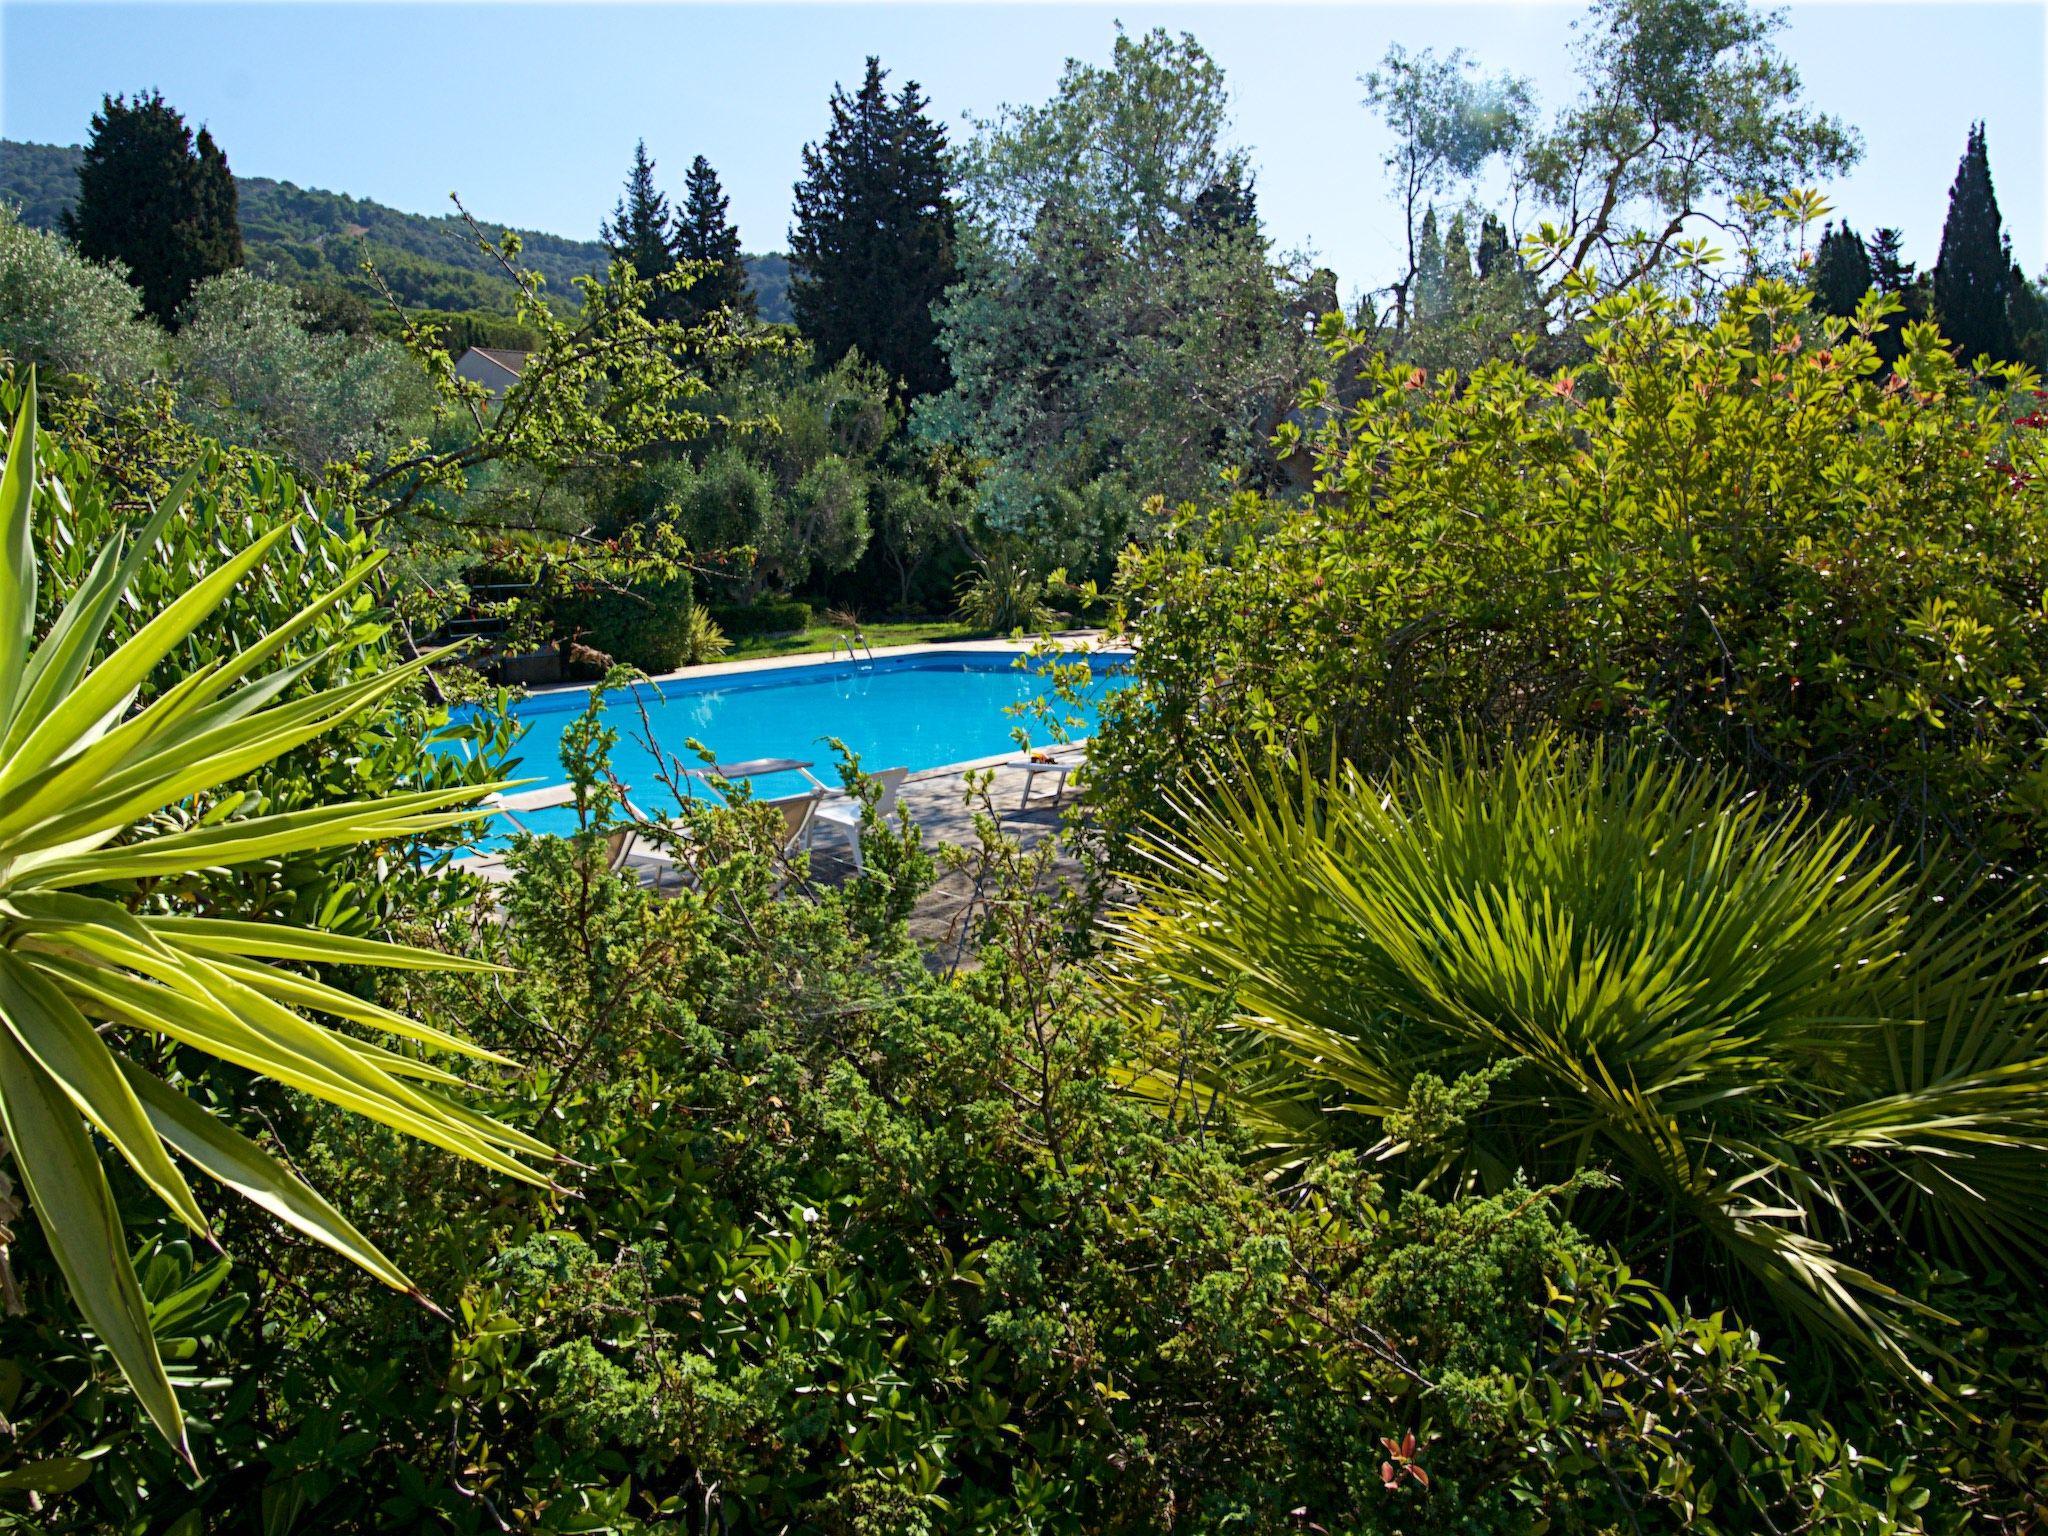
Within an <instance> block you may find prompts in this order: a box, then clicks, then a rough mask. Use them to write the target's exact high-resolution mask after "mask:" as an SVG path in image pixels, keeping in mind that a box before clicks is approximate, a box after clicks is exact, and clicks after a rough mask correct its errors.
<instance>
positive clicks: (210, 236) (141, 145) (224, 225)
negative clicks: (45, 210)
mask: <svg viewBox="0 0 2048 1536" xmlns="http://www.w3.org/2000/svg"><path fill="white" fill-rule="evenodd" d="M64 233H65V234H66V235H68V236H69V237H70V238H71V241H72V243H73V244H75V245H76V246H77V247H78V249H79V250H80V251H81V252H82V253H84V254H85V255H87V256H89V257H91V258H93V259H94V260H96V261H118V262H120V263H121V264H122V265H123V266H125V267H126V268H127V269H128V276H129V280H130V281H131V282H132V283H134V284H135V286H136V287H137V288H138V289H139V290H141V293H142V306H143V308H144V309H145V310H147V311H148V312H149V313H150V314H151V315H153V316H155V317H156V318H157V319H158V320H160V321H162V322H163V323H164V324H165V325H175V324H176V323H177V316H178V310H179V308H180V306H182V305H183V304H184V302H185V301H186V300H187V299H189V298H190V297H191V296H192V290H193V289H194V288H195V287H196V286H198V284H199V283H201V282H202V281H204V280H205V279H206V278H209V277H214V276H217V275H218V274H220V273H222V272H225V271H227V270H229V269H230V268H232V267H238V266H240V265H241V264H242V229H241V223H240V220H239V213H238V208H237V197H236V192H235V178H234V176H233V174H232V173H231V172H230V171H229V170H228V161H227V156H226V155H225V154H223V153H222V152H221V149H220V146H219V145H217V144H216V143H214V141H213V135H212V134H210V133H208V132H207V131H206V130H205V129H204V128H202V129H200V130H199V138H198V142H197V143H196V144H195V143H194V142H193V138H192V131H191V129H189V128H187V127H186V126H185V119H184V117H183V115H181V114H180V113H179V112H178V111H177V110H176V109H175V108H173V107H171V106H170V105H169V104H168V103H166V102H165V101H164V99H163V96H162V94H161V93H159V92H156V91H151V92H150V93H148V94H147V95H139V96H137V97H136V98H135V99H134V101H132V102H131V101H129V100H128V99H127V98H126V97H125V96H108V97H105V98H103V100H102V102H101V105H100V110H99V111H98V112H97V113H95V114H94V115H93V119H92V138H91V140H90V142H88V143H87V145H86V146H85V158H84V159H83V161H82V162H81V163H80V164H79V167H78V201H77V203H76V205H74V206H73V207H72V208H71V209H70V210H69V211H68V212H67V213H66V214H65V215H64Z"/></svg>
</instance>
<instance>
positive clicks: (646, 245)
mask: <svg viewBox="0 0 2048 1536" xmlns="http://www.w3.org/2000/svg"><path fill="white" fill-rule="evenodd" d="M669 219H670V214H669V206H668V198H667V197H666V196H664V195H663V194H662V192H661V190H660V189H659V188H657V187H656V186H655V185H654V162H653V161H652V160H651V159H649V158H648V156H647V141H646V140H645V139H641V140H639V141H638V142H637V143H635V144H634V146H633V168H632V169H631V170H630V171H628V172H627V173H626V190H625V191H624V192H622V193H621V194H620V195H619V202H618V206H617V207H616V208H614V209H613V210H612V216H611V217H610V218H609V219H607V220H606V221H605V223H604V225H603V227H602V228H601V229H600V231H599V233H598V239H599V240H600V241H601V242H602V243H603V245H604V248H605V250H606V252H607V253H608V254H609V255H610V257H611V259H612V260H613V261H623V262H625V263H627V264H628V265H630V266H631V267H632V269H633V274H634V276H636V277H638V278H639V279H640V280H641V281H642V282H644V283H653V282H654V281H655V280H656V279H658V278H663V277H666V276H668V274H669V273H671V272H673V271H674V270H675V267H676V248H675V232H674V231H673V230H671V229H670V228H669Z"/></svg>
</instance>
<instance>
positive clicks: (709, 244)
mask: <svg viewBox="0 0 2048 1536" xmlns="http://www.w3.org/2000/svg"><path fill="white" fill-rule="evenodd" d="M683 186H684V189H685V196H684V199H683V206H682V207H681V208H679V209H677V210H676V218H675V252H676V257H677V259H678V260H680V261H682V262H685V263H687V264H689V265H691V266H692V267H693V269H695V270H696V272H697V278H696V281H694V282H692V283H691V284H690V286H689V287H688V288H687V289H685V290H684V291H683V294H682V300H683V303H684V305H685V306H686V314H687V317H688V318H691V319H699V320H701V319H703V318H704V317H706V316H708V315H711V314H713V313H716V312H719V311H724V312H727V313H729V314H731V315H733V316H735V317H737V318H739V319H742V320H751V319H753V318H754V295H753V291H752V290H751V289H750V288H749V287H748V285H747V269H746V265H745V262H744V260H743V258H742V257H741V255H740V232H739V230H737V229H736V228H734V227H733V222H732V220H731V218H730V217H729V216H728V215H727V212H726V210H727V206H728V199H727V198H726V195H725V192H724V189H723V188H721V187H720V186H719V184H718V172H716V171H714V170H713V169H712V168H711V162H710V161H709V160H706V159H705V158H704V157H703V156H702V155H699V156H698V157H697V158H696V159H694V160H692V161H691V162H690V169H689V171H688V172H687V173H686V174H685V175H684V177H683Z"/></svg>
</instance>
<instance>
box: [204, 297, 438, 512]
mask: <svg viewBox="0 0 2048 1536" xmlns="http://www.w3.org/2000/svg"><path fill="white" fill-rule="evenodd" d="M181 320H182V322H183V323H182V325H181V328H180V329H179V332H178V335H177V337H176V338H175V340H174V342H173V344H172V348H171V356H172V366H173V368H174V370H175V375H176V389H177V398H178V410H179V413H180V414H181V415H183V416H184V417H185V418H186V419H187V420H188V421H190V422H192V424H193V425H194V426H195V427H196V428H197V429H198V430H199V431H200V432H202V433H204V434H205V435H207V436H209V437H215V438H219V439H221V440H222V441H225V442H232V443H240V444H243V445H245V446H247V447H251V448H256V449H258V450H261V451H264V452H269V453H274V454H276V455H277V456H278V457H279V458H281V459H283V460H285V461H286V462H287V463H289V464H291V465H292V466H293V467H294V468H295V469H297V470H298V471H299V472H300V473H301V474H304V475H307V476H309V477H318V476H319V475H320V473H321V472H322V471H323V470H324V469H326V468H327V466H329V465H330V464H345V463H350V462H357V463H360V464H362V465H365V466H368V465H382V464H384V463H386V462H388V461H389V459H390V457H391V455H392V454H393V452H394V451H395V450H396V449H397V448H398V447H399V446H400V445H401V444H402V443H403V442H404V441H405V433H406V429H407V427H408V426H412V427H414V428H415V429H416V428H417V427H418V426H419V425H420V424H421V423H422V422H423V421H424V420H425V418H426V416H427V414H428V412H429V411H430V410H431V409H432V405H433V397H432V394H431V392H430V390H429V388H428V383H427V380H426V378H425V376H424V375H422V373H421V372H420V369H419V368H418V366H417V365H416V364H415V363H414V362H413V361H412V359H410V358H408V357H407V356H406V355H405V351H404V349H403V348H402V347H401V346H399V345H398V344H397V343H396V342H393V341H387V340H383V339H381V338H376V337H372V338H370V339H368V340H358V339H357V338H355V337H353V336H350V335H348V334H346V333H345V332H344V333H333V332H328V333H324V334H323V333H320V332H317V331H315V330H314V328H313V327H314V323H315V317H314V315H313V314H312V312H311V311H309V310H307V309H306V308H305V307H304V306H303V305H302V304H301V303H300V302H299V299H298V297H297V295H295V294H294V293H293V292H292V291H291V290H290V289H287V288H283V287H280V286H279V285H277V284H276V283H267V282H263V281H261V280H260V279H258V278H254V277H251V276H250V275H249V274H248V273H246V272H231V273H228V274H227V275H225V276H222V277H215V278H209V279H207V280H206V281H205V282H203V283H201V284H200V285H199V287H198V288H197V289H196V290H194V292H193V295H192V299H191V302H190V303H188V304H187V305H186V306H185V308H184V310H183V311H182V312H181Z"/></svg>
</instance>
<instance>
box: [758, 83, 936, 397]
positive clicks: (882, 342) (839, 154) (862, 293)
mask: <svg viewBox="0 0 2048 1536" xmlns="http://www.w3.org/2000/svg"><path fill="white" fill-rule="evenodd" d="M886 78H887V73H886V71H884V70H883V68H882V66H881V61H880V60H879V59H875V58H872V57H871V58H870V59H869V60H868V63H867V74H866V76H865V78H864V79H863V80H862V82H861V87H860V89H859V90H858V91H857V92H855V93H853V94H851V95H849V94H848V93H847V92H846V90H845V89H844V87H840V86H835V87H834V88H833V91H832V104H831V110H832V125H831V127H830V129H829V130H828V131H827V132H826V135H825V138H824V140H823V142H822V143H818V144H809V145H806V146H805V147H804V174H803V179H802V180H801V181H799V182H798V183H797V186H796V208H795V214H796V222H795V226H794V227H793V228H792V230H791V231H790V263H789V264H790V285H789V296H790V305H791V307H792V308H793V309H794V310H795V312H796V322H797V327H798V329H800V330H801V331H802V332H803V334H804V335H805V336H806V337H807V338H808V339H809V340H810V342H811V344H812V345H813V346H814V347H815V348H816V349H817V354H818V360H819V361H820V362H821V363H827V364H830V363H833V362H836V361H838V360H839V359H840V358H841V357H844V356H845V355H846V354H847V352H849V351H851V350H854V349H856V348H858V349H859V351H860V354H861V356H863V357H865V358H866V359H868V360H869V361H870V362H873V363H875V364H878V365H879V366H880V367H881V369H882V370H883V372H884V373H886V374H887V375H888V376H889V378H890V379H891V380H892V381H894V382H895V383H896V384H897V385H898V386H899V387H900V388H901V389H902V390H903V391H904V393H905V394H906V395H908V396H911V397H916V396H920V395H928V394H934V393H936V392H937V391H939V390H942V389H944V388H945V387H946V386H947V384H948V383H949V382H950V378H951V375H950V374H949V373H948V371H947V368H946V361H945V357H944V355H943V354H942V353H941V352H940V351H939V345H938V323H937V321H936V320H935V319H934V318H933V316H932V305H933V304H934V303H935V302H936V301H937V300H938V298H939V297H940V295H941V294H943V293H944V292H945V291H946V288H947V287H948V286H949V285H950V284H951V283H952V281H953V277H954V221H955V212H954V204H953V198H952V191H951V186H952V175H951V170H950V168H949V166H948V157H947V148H946V130H945V129H944V128H943V127H942V126H940V125H939V124H938V123H935V122H934V121H932V119H931V116H930V114H929V113H928V111H927V103H926V101H925V98H924V95H923V93H922V92H921V91H920V90H919V89H918V87H917V84H916V82H915V81H913V82H911V83H910V84H908V85H906V86H904V88H903V89H902V90H901V91H900V92H898V93H897V95H896V96H895V97H894V98H893V99H892V98H891V97H890V96H889V94H888V92H887V90H886V89H885V88H884V81H885V80H886Z"/></svg>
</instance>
